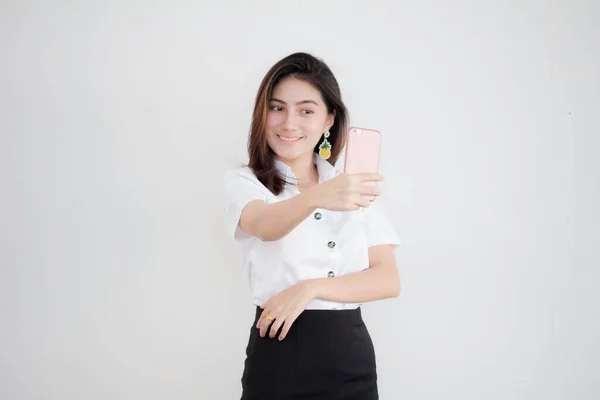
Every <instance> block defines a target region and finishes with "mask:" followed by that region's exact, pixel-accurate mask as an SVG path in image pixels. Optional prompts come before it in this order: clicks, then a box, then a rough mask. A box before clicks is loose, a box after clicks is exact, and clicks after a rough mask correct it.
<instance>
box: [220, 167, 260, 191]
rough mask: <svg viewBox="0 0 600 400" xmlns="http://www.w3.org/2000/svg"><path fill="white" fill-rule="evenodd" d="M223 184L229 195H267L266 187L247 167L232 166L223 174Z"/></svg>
mask: <svg viewBox="0 0 600 400" xmlns="http://www.w3.org/2000/svg"><path fill="white" fill-rule="evenodd" d="M223 180H224V182H223V186H224V187H225V192H226V193H227V194H228V195H229V196H230V197H236V198H237V197H240V196H241V197H247V196H249V195H252V196H256V195H257V194H261V196H267V194H268V189H267V188H266V187H265V186H264V185H263V184H262V183H261V182H260V180H259V179H258V178H257V177H256V175H255V174H254V172H253V171H252V169H250V168H249V167H237V168H232V169H230V170H228V171H226V172H225V174H224V179H223Z"/></svg>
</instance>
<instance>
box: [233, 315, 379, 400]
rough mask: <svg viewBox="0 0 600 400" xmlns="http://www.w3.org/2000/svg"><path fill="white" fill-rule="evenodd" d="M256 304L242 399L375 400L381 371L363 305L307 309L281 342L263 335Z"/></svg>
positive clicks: (247, 353) (245, 364)
mask: <svg viewBox="0 0 600 400" xmlns="http://www.w3.org/2000/svg"><path fill="white" fill-rule="evenodd" d="M261 313H262V309H260V308H259V307H257V309H256V317H255V319H254V324H253V325H252V327H251V328H250V339H249V340H248V346H247V348H246V360H245V363H244V373H243V375H242V389H243V392H242V400H275V399H276V400H287V399H314V400H317V399H327V400H354V399H356V400H358V399H360V400H376V399H378V398H379V396H378V391H377V370H376V363H375V351H374V349H373V342H372V341H371V336H370V335H369V332H368V331H367V327H366V326H365V324H364V322H363V319H362V315H361V310H360V308H357V309H354V310H305V311H304V312H303V313H302V314H300V316H299V317H298V318H297V319H296V321H295V322H294V323H293V324H292V327H291V328H290V330H289V332H288V334H287V336H286V337H285V339H283V340H282V341H279V339H278V335H277V336H275V338H273V339H271V338H270V337H269V335H268V332H267V335H266V336H265V337H264V338H261V337H260V334H259V330H258V329H257V328H256V322H257V321H258V318H259V317H260V314H261ZM278 334H279V332H278Z"/></svg>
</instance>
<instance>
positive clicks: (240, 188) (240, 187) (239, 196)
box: [225, 171, 267, 243]
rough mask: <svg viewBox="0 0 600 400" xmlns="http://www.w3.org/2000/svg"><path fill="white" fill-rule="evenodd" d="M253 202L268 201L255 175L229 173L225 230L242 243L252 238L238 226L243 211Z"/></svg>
mask: <svg viewBox="0 0 600 400" xmlns="http://www.w3.org/2000/svg"><path fill="white" fill-rule="evenodd" d="M253 200H263V201H266V200H267V198H266V195H265V192H264V189H263V188H261V183H260V182H259V181H258V180H257V179H256V178H255V177H254V176H253V174H252V175H251V174H250V173H243V172H239V171H231V172H228V173H227V174H226V175H225V228H226V229H227V233H228V234H229V235H231V236H232V237H233V238H234V239H235V240H237V241H239V242H241V243H244V242H248V241H249V240H250V239H251V238H252V236H250V235H248V234H247V233H246V232H244V231H243V230H242V229H241V228H240V227H239V226H238V224H239V221H240V217H241V215H242V210H243V209H244V207H246V205H247V204H248V203H250V202H251V201H253Z"/></svg>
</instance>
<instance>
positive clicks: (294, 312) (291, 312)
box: [256, 281, 315, 340]
mask: <svg viewBox="0 0 600 400" xmlns="http://www.w3.org/2000/svg"><path fill="white" fill-rule="evenodd" d="M314 297H315V289H314V285H313V284H312V283H311V281H302V282H299V283H297V284H295V285H294V286H290V287H289V288H287V289H285V290H282V291H281V292H279V293H277V294H276V295H275V296H273V297H271V298H270V299H269V300H268V301H267V302H266V303H265V304H263V305H262V306H260V307H261V308H262V309H263V312H262V314H261V315H260V318H259V319H258V322H257V323H256V328H257V329H260V337H265V336H266V334H267V331H269V337H271V338H274V337H275V335H276V334H277V331H278V330H279V328H281V327H282V326H283V328H282V329H281V333H280V334H279V340H283V339H284V338H285V336H286V335H287V333H288V331H289V330H290V327H291V326H292V324H293V323H294V321H295V320H296V318H298V316H299V315H300V314H301V313H302V312H303V311H304V309H305V308H306V306H307V305H308V303H309V302H310V301H311V300H312V299H314ZM267 316H270V317H271V318H273V319H274V320H273V321H272V322H271V320H269V319H268V318H267ZM269 326H270V327H271V328H270V329H269Z"/></svg>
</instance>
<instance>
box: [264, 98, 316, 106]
mask: <svg viewBox="0 0 600 400" xmlns="http://www.w3.org/2000/svg"><path fill="white" fill-rule="evenodd" d="M271 101H276V102H278V103H281V104H286V105H287V103H286V102H285V101H283V100H280V99H277V98H275V97H272V98H271ZM300 104H314V105H315V106H317V107H319V104H318V103H317V102H316V101H314V100H302V101H299V102H297V103H296V105H297V106H299V105H300Z"/></svg>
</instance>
